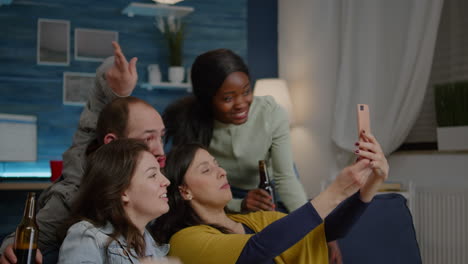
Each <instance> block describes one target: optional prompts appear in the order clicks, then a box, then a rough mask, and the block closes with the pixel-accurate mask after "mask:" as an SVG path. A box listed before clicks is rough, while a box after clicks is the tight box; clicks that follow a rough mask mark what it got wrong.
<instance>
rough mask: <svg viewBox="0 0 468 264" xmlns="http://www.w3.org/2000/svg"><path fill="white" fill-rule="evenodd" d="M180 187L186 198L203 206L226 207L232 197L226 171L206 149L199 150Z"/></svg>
mask: <svg viewBox="0 0 468 264" xmlns="http://www.w3.org/2000/svg"><path fill="white" fill-rule="evenodd" d="M179 189H180V192H181V194H182V197H184V199H186V200H191V202H192V203H195V204H198V205H200V206H203V207H206V206H208V207H215V208H224V206H226V204H227V203H228V202H229V201H230V200H231V199H232V193H231V188H230V185H229V183H228V180H227V178H226V171H225V170H224V169H223V168H221V167H219V165H218V162H217V161H216V159H215V158H213V156H211V155H210V153H208V151H206V150H204V149H198V150H197V152H196V154H195V157H194V159H193V161H192V163H191V164H190V166H189V168H188V169H187V172H186V173H185V179H184V185H182V186H180V188H179Z"/></svg>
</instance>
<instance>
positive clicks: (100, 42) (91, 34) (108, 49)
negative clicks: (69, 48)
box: [75, 28, 119, 61]
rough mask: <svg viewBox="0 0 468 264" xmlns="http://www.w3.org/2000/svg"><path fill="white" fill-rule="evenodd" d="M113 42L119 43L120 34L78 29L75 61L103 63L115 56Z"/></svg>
mask: <svg viewBox="0 0 468 264" xmlns="http://www.w3.org/2000/svg"><path fill="white" fill-rule="evenodd" d="M112 41H116V42H118V41H119V32H117V31H112V30H101V29H88V28H76V29H75V59H76V60H82V61H103V60H104V59H105V58H107V57H110V56H113V55H114V49H113V48H112Z"/></svg>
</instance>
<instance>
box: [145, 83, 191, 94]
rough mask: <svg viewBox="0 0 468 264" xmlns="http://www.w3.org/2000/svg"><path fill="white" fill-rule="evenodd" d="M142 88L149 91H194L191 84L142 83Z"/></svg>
mask: <svg viewBox="0 0 468 264" xmlns="http://www.w3.org/2000/svg"><path fill="white" fill-rule="evenodd" d="M140 87H141V88H143V89H147V90H150V91H151V90H153V89H156V90H168V91H171V90H172V91H186V92H191V91H192V85H191V84H190V83H170V82H160V83H158V84H150V83H140Z"/></svg>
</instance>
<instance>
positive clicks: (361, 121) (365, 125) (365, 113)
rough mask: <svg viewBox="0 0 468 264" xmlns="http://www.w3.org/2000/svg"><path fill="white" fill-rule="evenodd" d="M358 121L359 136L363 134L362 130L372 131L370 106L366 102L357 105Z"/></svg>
mask: <svg viewBox="0 0 468 264" xmlns="http://www.w3.org/2000/svg"><path fill="white" fill-rule="evenodd" d="M357 121H358V138H359V137H360V136H361V133H362V131H365V133H369V134H370V133H371V131H370V115H369V106H368V105H366V104H358V105H357Z"/></svg>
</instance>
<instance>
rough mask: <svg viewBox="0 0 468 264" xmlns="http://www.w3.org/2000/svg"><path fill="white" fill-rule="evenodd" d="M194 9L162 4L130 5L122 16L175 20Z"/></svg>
mask: <svg viewBox="0 0 468 264" xmlns="http://www.w3.org/2000/svg"><path fill="white" fill-rule="evenodd" d="M193 10H194V8H193V7H189V6H172V5H164V4H145V3H130V4H129V5H128V6H127V7H126V8H125V9H124V10H123V11H122V14H124V15H127V16H129V17H133V16H135V15H139V16H160V17H169V16H173V17H176V18H181V17H184V16H186V15H188V14H190V13H191V12H193Z"/></svg>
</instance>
